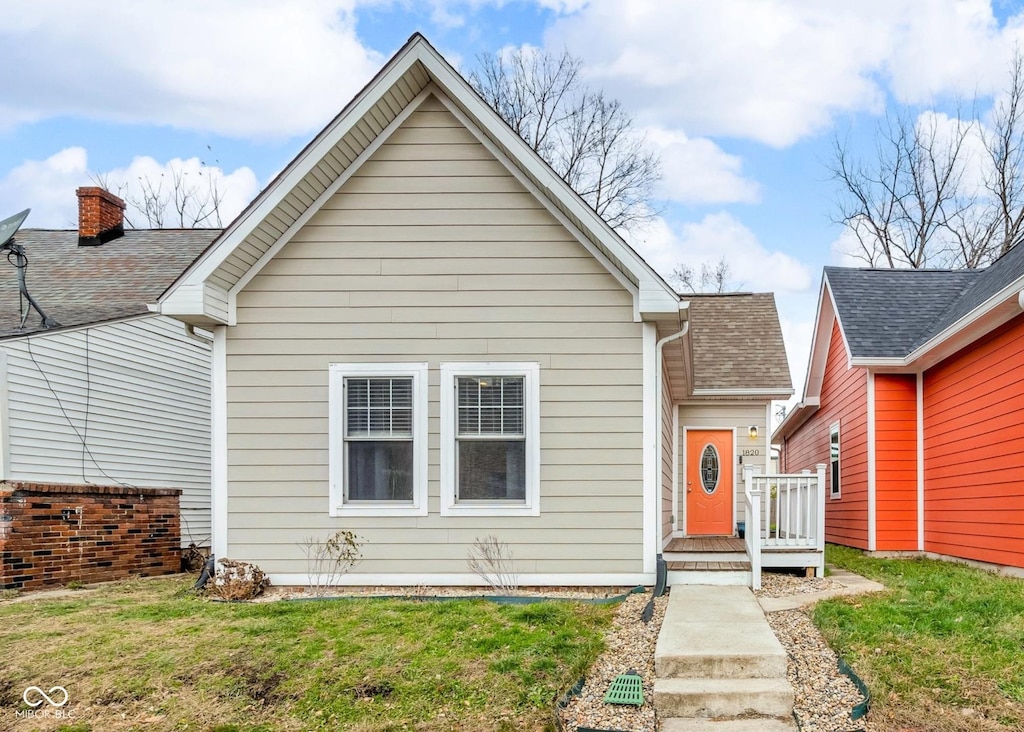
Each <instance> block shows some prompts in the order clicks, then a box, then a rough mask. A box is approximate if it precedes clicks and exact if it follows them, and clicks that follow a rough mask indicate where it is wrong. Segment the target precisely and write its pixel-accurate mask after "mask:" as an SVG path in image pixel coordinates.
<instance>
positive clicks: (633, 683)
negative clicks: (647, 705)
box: [604, 671, 644, 707]
mask: <svg viewBox="0 0 1024 732" xmlns="http://www.w3.org/2000/svg"><path fill="white" fill-rule="evenodd" d="M604 703H605V704H634V705H636V706H638V707H640V706H643V703H644V680H643V679H642V678H640V675H639V674H638V673H637V672H636V671H630V672H629V673H627V674H619V675H618V676H616V677H615V680H614V681H613V682H612V685H611V686H609V687H608V693H607V694H605V695H604Z"/></svg>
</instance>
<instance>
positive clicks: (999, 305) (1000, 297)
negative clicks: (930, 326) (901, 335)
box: [850, 277, 1024, 373]
mask: <svg viewBox="0 0 1024 732" xmlns="http://www.w3.org/2000/svg"><path fill="white" fill-rule="evenodd" d="M1022 311H1024V277H1021V278H1019V279H1017V280H1015V281H1014V282H1012V283H1011V284H1009V285H1007V286H1006V287H1005V288H1003V289H1002V290H1000V291H999V292H997V293H996V294H995V295H993V296H992V297H990V298H989V299H988V300H986V301H985V302H983V303H982V304H981V305H979V306H978V307H976V308H975V309H974V310H972V311H971V312H969V313H967V314H966V315H965V316H963V317H962V318H960V319H959V320H957V321H956V322H955V323H953V324H952V325H950V326H949V327H947V328H945V329H944V330H942V331H941V332H939V333H936V334H935V335H934V336H932V337H931V338H930V339H928V340H927V341H925V342H924V343H922V344H921V345H920V346H918V347H917V348H915V349H914V350H913V351H912V352H911V353H909V354H907V356H905V357H903V358H854V359H851V360H850V365H851V366H863V367H867V368H872V369H875V370H878V371H883V372H889V373H901V372H902V373H918V372H921V371H926V370H928V369H930V368H931V367H932V366H934V365H935V364H937V363H939V362H940V361H942V360H944V359H946V358H949V357H950V356H952V355H953V354H955V353H956V352H958V351H960V350H962V349H963V348H964V347H966V346H968V345H970V344H971V343H973V342H974V341H976V340H978V339H979V338H982V337H983V336H985V335H986V334H988V333H991V332H992V331H993V330H995V329H996V328H998V327H999V326H1001V325H1003V324H1004V323H1007V322H1009V321H1010V320H1012V319H1013V318H1015V317H1017V316H1018V315H1020V314H1021V312H1022Z"/></svg>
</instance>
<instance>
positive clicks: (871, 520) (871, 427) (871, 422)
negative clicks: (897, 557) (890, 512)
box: [839, 369, 878, 552]
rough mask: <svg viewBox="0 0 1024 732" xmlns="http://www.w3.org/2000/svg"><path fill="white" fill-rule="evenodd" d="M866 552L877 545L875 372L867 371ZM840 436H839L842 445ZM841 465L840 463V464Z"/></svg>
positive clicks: (871, 550)
mask: <svg viewBox="0 0 1024 732" xmlns="http://www.w3.org/2000/svg"><path fill="white" fill-rule="evenodd" d="M867 380H868V430H867V431H868V437H867V439H868V551H869V552H873V551H875V549H876V545H877V539H878V537H877V534H878V532H877V527H876V526H875V516H876V504H875V465H876V464H877V463H876V461H875V372H874V371H871V370H870V369H868V372H867ZM842 439H843V437H842V434H840V436H839V440H840V444H842ZM840 465H842V463H840Z"/></svg>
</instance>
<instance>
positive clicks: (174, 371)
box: [2, 316, 210, 546]
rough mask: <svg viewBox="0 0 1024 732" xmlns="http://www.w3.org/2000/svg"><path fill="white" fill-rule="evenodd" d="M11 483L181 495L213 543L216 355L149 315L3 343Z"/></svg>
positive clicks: (187, 520) (192, 537)
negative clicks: (132, 488) (89, 485)
mask: <svg viewBox="0 0 1024 732" xmlns="http://www.w3.org/2000/svg"><path fill="white" fill-rule="evenodd" d="M2 350H3V351H4V352H5V353H6V356H7V379H6V381H5V384H4V386H5V389H6V394H7V402H8V419H9V424H8V426H7V429H6V430H5V434H4V437H5V438H6V440H5V441H6V445H5V448H6V450H7V454H8V456H9V462H8V463H7V465H6V471H5V475H4V477H6V478H11V479H15V480H39V481H55V482H62V483H82V482H88V483H97V484H103V485H110V484H117V483H127V484H129V485H133V486H140V487H157V488H162V487H170V488H181V489H182V491H183V493H182V496H181V507H182V519H183V520H182V545H183V546H187V545H188V544H189V543H190V542H191V541H194V542H195V543H196V544H198V545H200V546H209V545H210V347H209V346H208V345H205V344H203V343H200V342H198V341H196V340H194V339H192V338H189V337H187V336H186V335H185V333H184V330H183V327H182V325H181V323H178V322H176V321H173V320H171V319H169V318H164V317H157V316H154V317H148V318H141V319H136V320H129V321H124V322H120V323H111V324H107V325H100V326H95V327H92V328H83V329H81V330H76V331H72V332H68V333H52V334H47V335H36V336H33V337H31V338H25V339H19V340H12V341H5V342H4V343H3V345H2Z"/></svg>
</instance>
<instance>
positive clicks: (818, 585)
mask: <svg viewBox="0 0 1024 732" xmlns="http://www.w3.org/2000/svg"><path fill="white" fill-rule="evenodd" d="M842 586H843V584H842V583H841V582H836V581H835V580H834V579H832V578H831V577H798V576H797V575H794V574H782V573H779V572H762V573H761V589H760V590H758V591H757V592H755V593H754V594H755V595H757V596H758V597H790V596H792V595H809V594H811V593H812V592H822V591H823V590H834V589H838V588H840V587H842Z"/></svg>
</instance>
